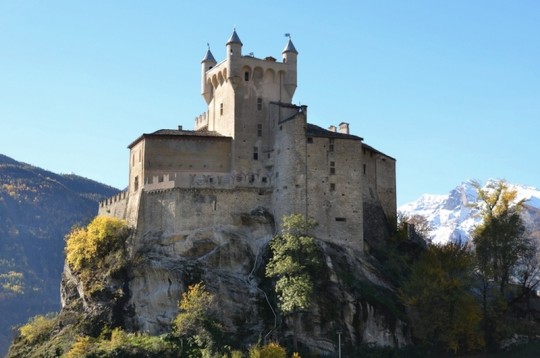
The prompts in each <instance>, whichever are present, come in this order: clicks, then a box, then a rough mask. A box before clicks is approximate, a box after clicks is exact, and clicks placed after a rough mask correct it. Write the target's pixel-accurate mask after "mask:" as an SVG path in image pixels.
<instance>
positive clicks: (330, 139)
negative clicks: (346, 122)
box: [328, 138, 334, 152]
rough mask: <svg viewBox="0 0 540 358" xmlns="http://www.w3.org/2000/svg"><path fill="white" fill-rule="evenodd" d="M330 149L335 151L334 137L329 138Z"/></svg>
mask: <svg viewBox="0 0 540 358" xmlns="http://www.w3.org/2000/svg"><path fill="white" fill-rule="evenodd" d="M328 151H329V152H333V151H334V138H328Z"/></svg>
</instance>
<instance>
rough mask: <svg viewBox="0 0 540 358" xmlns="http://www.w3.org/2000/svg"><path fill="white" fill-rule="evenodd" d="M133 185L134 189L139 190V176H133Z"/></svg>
mask: <svg viewBox="0 0 540 358" xmlns="http://www.w3.org/2000/svg"><path fill="white" fill-rule="evenodd" d="M133 186H134V187H135V191H137V190H139V177H138V176H136V177H135V183H134V185H133Z"/></svg>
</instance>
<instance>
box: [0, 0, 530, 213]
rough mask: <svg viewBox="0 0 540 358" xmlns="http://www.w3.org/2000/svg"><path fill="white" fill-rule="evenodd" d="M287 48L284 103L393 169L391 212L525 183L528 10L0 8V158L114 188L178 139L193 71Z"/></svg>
mask: <svg viewBox="0 0 540 358" xmlns="http://www.w3.org/2000/svg"><path fill="white" fill-rule="evenodd" d="M234 26H236V28H237V32H238V34H239V36H240V38H241V40H242V42H243V43H244V47H243V52H244V53H246V54H247V53H249V52H254V54H255V56H257V57H265V56H269V55H271V56H274V57H276V58H280V54H281V50H282V49H283V47H284V46H285V43H286V39H285V37H284V36H283V34H284V33H286V32H288V33H291V35H292V39H293V42H294V44H295V46H296V48H297V49H298V51H299V70H298V72H299V75H298V89H297V91H296V95H295V103H297V104H298V103H301V104H306V105H308V110H309V121H310V122H311V123H314V124H317V125H320V126H323V127H327V126H328V125H331V124H338V123H339V122H342V121H345V122H349V123H350V124H351V131H352V133H353V134H356V135H359V136H361V137H363V138H364V139H365V142H366V143H368V144H370V145H372V146H374V147H376V148H377V149H379V150H381V151H382V152H385V153H387V154H389V155H391V156H393V157H395V158H396V159H397V185H398V204H403V203H405V202H408V201H412V200H414V199H416V198H418V197H419V196H420V195H421V194H423V193H434V194H444V193H446V192H448V191H449V190H451V189H452V188H453V187H455V186H456V185H457V184H459V183H460V182H461V181H463V180H466V179H469V178H474V179H479V180H481V181H483V180H486V179H488V178H505V179H507V180H508V181H510V182H515V183H519V184H525V185H532V186H536V187H540V160H539V159H540V158H539V154H540V146H539V144H538V138H539V137H540V2H539V1H536V0H531V1H526V0H520V1H497V0H489V1H480V0H478V1H471V0H462V1H459V0H452V1H397V0H396V1H339V0H338V1H305V2H302V1H266V2H262V1H219V2H215V1H197V2H195V1H185V2H184V1H182V2H181V1H71V0H66V1H56V0H48V1H38V0H35V1H30V0H27V1H21V0H0V153H2V154H5V155H8V156H11V157H13V158H14V159H16V160H19V161H24V162H27V163H30V164H33V165H36V166H40V167H43V168H45V169H48V170H52V171H54V172H61V173H68V172H74V173H76V174H79V175H82V176H85V177H88V178H92V179H95V180H98V181H101V182H104V183H107V184H110V185H112V186H115V187H118V188H123V187H125V186H126V185H127V176H128V150H127V149H126V147H127V145H128V144H129V143H130V142H131V141H132V140H134V139H135V138H137V137H138V136H139V135H140V134H142V133H143V132H145V133H148V132H153V131H155V130H157V129H161V128H175V127H176V126H177V125H183V126H184V128H187V129H192V128H193V118H194V117H195V116H196V115H198V114H200V113H202V112H203V111H204V110H205V102H204V100H203V99H202V97H201V96H200V60H201V59H202V57H203V55H204V53H205V51H206V43H207V42H209V43H210V45H211V48H212V52H213V53H214V56H215V57H216V59H217V60H218V61H220V60H221V59H223V58H224V56H225V42H226V41H227V39H228V38H229V36H230V34H231V32H232V29H233V27H234Z"/></svg>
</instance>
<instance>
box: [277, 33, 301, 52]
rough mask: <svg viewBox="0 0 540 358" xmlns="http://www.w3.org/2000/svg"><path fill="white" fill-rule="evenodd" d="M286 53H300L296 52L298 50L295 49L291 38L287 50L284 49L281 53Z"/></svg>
mask: <svg viewBox="0 0 540 358" xmlns="http://www.w3.org/2000/svg"><path fill="white" fill-rule="evenodd" d="M285 52H292V53H295V54H297V55H298V51H296V48H295V47H294V45H293V43H292V41H291V38H290V37H289V41H287V45H286V46H285V48H284V49H283V51H282V52H281V53H285Z"/></svg>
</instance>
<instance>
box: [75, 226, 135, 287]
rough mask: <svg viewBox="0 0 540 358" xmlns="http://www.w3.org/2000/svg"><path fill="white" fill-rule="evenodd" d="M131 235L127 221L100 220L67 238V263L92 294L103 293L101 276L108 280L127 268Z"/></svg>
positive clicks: (79, 229)
mask: <svg viewBox="0 0 540 358" xmlns="http://www.w3.org/2000/svg"><path fill="white" fill-rule="evenodd" d="M129 234H130V230H129V228H128V226H127V224H126V222H125V221H123V220H119V219H116V218H110V217H105V216H98V217H96V218H95V219H94V220H92V222H91V223H90V224H88V226H86V227H76V228H74V229H73V230H72V231H71V232H70V233H69V234H68V235H67V243H66V261H67V263H68V265H69V267H70V268H71V269H72V270H73V271H75V272H77V273H79V275H80V278H81V280H82V282H83V284H84V285H85V288H86V289H88V291H89V293H92V292H94V291H96V290H98V289H99V283H98V282H96V280H97V279H98V277H99V276H102V277H106V276H108V275H110V274H112V273H114V272H116V271H118V270H120V269H121V268H122V267H123V266H124V264H125V261H126V260H125V255H126V252H125V250H124V244H125V241H126V239H127V238H128V236H129Z"/></svg>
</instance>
